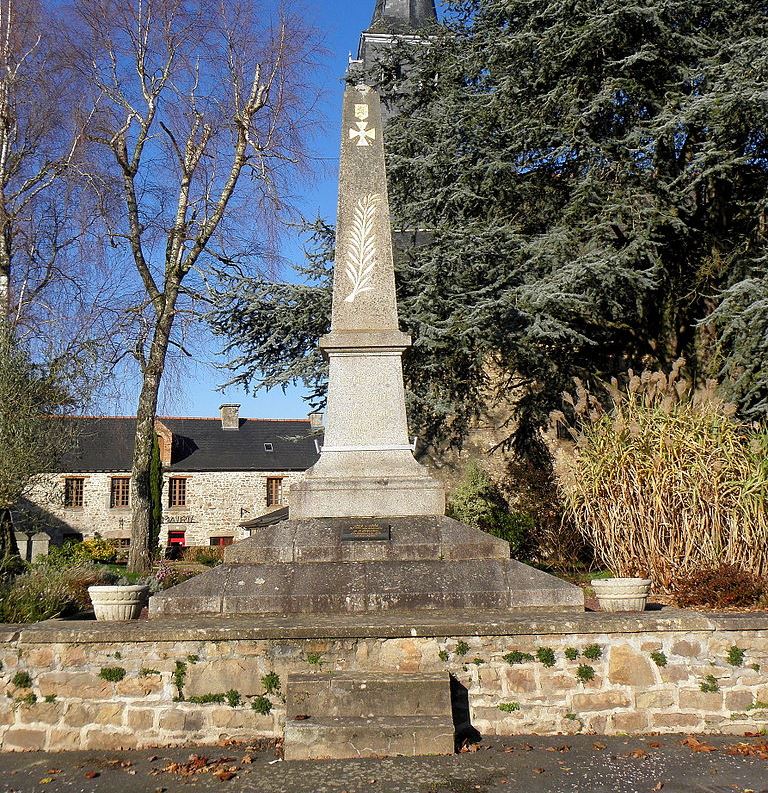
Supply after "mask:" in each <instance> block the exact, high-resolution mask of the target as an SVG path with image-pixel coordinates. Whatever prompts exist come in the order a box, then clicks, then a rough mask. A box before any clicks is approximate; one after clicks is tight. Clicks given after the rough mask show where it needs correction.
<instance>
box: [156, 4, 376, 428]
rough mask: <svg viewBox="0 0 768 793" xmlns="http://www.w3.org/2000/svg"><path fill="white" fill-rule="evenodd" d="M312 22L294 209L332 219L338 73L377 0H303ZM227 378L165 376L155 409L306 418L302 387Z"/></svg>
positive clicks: (202, 373)
mask: <svg viewBox="0 0 768 793" xmlns="http://www.w3.org/2000/svg"><path fill="white" fill-rule="evenodd" d="M305 5H306V8H307V10H308V14H309V16H310V19H311V21H312V22H313V23H314V25H315V26H316V27H317V28H318V30H319V31H320V33H321V40H322V46H323V47H324V48H325V49H326V54H325V55H324V56H322V57H321V58H320V63H319V67H320V68H319V69H318V71H317V73H316V75H314V76H313V81H314V82H316V84H318V85H319V86H320V87H321V88H322V89H323V98H322V101H321V104H320V107H319V108H318V112H319V118H318V129H319V130H320V131H319V133H318V134H317V136H316V137H315V139H314V140H313V141H312V147H311V148H312V153H313V155H314V158H315V168H314V172H315V178H314V180H313V181H312V182H311V183H309V184H307V186H306V189H303V190H302V194H301V195H300V196H299V197H298V199H297V202H296V204H297V209H298V210H299V211H300V212H301V213H302V214H303V215H304V217H307V218H309V219H312V218H314V217H316V216H317V215H318V214H319V215H321V216H323V217H325V218H326V219H328V220H331V221H334V220H335V216H336V198H337V195H336V191H337V178H338V156H339V140H340V137H339V136H340V132H339V124H340V116H341V99H342V92H343V82H342V77H343V75H344V72H345V71H346V68H347V59H348V57H349V54H350V52H351V53H352V55H353V56H354V55H355V54H356V52H357V44H358V39H359V37H360V33H361V31H363V30H364V29H365V28H367V27H368V25H369V24H370V22H371V17H372V15H373V8H374V5H375V0H331V1H330V2H328V0H306V2H305ZM300 254H301V247H300V244H299V241H298V240H297V239H294V238H290V237H289V238H286V240H285V243H284V246H283V255H284V256H285V257H286V258H288V259H290V258H293V257H296V256H300ZM226 379H227V373H226V372H222V371H217V370H215V369H214V367H213V366H212V365H210V364H204V363H198V364H196V365H190V366H188V367H187V369H186V370H185V371H184V372H183V373H180V375H179V376H178V377H171V378H168V381H169V382H166V387H165V388H164V389H163V391H164V396H163V397H162V398H161V404H160V410H159V412H160V413H161V414H164V415H188V416H214V415H216V414H217V412H218V406H219V405H220V404H221V403H222V402H239V403H240V404H241V405H242V407H241V411H240V413H241V415H242V416H246V417H263V418H296V417H301V416H305V415H306V414H307V411H308V407H307V404H306V403H305V402H304V401H303V400H302V398H301V397H302V394H303V391H302V389H300V388H290V389H288V391H287V392H286V393H283V392H282V391H281V390H279V389H278V390H272V391H270V392H267V391H260V392H258V393H257V394H256V395H255V396H249V395H246V394H245V393H244V392H242V391H241V390H239V389H229V390H227V391H226V392H225V393H223V394H222V393H221V392H219V391H217V390H216V387H217V386H218V385H219V384H220V383H222V382H223V381H225V380H226ZM171 381H172V383H171Z"/></svg>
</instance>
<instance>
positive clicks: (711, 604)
mask: <svg viewBox="0 0 768 793" xmlns="http://www.w3.org/2000/svg"><path fill="white" fill-rule="evenodd" d="M671 589H672V593H673V595H674V598H675V602H676V603H677V605H678V606H682V607H683V608H691V607H696V606H701V607H704V608H713V609H721V608H728V607H729V606H739V607H748V606H754V605H756V604H757V603H758V602H759V601H760V599H761V597H762V596H763V593H764V592H765V583H764V581H763V580H762V579H761V578H760V576H758V575H756V574H755V573H753V572H750V571H749V570H745V569H744V568H742V567H740V566H739V565H735V564H719V565H716V566H714V567H699V568H696V569H694V570H692V571H690V572H687V573H685V574H682V575H679V576H677V577H676V578H675V580H674V581H673V584H672V587H671Z"/></svg>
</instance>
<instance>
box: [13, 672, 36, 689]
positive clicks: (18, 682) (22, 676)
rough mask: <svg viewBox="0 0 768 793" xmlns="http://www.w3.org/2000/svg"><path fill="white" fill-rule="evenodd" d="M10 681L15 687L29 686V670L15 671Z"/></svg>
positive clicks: (30, 681)
mask: <svg viewBox="0 0 768 793" xmlns="http://www.w3.org/2000/svg"><path fill="white" fill-rule="evenodd" d="M11 683H12V684H13V686H14V687H15V688H31V687H32V678H31V677H30V676H29V672H16V674H15V675H14V676H13V678H12V679H11Z"/></svg>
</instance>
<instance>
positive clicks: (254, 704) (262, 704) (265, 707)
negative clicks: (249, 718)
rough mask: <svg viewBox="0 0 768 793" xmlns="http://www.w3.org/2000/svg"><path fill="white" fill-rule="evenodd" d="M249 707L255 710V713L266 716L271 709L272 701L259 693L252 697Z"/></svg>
mask: <svg viewBox="0 0 768 793" xmlns="http://www.w3.org/2000/svg"><path fill="white" fill-rule="evenodd" d="M251 708H252V709H253V710H255V711H256V713H258V714H260V715H262V716H267V715H269V713H270V711H271V710H272V703H271V702H270V701H269V700H268V699H267V698H266V697H265V696H263V695H261V694H260V695H259V696H258V697H254V698H253V699H252V700H251Z"/></svg>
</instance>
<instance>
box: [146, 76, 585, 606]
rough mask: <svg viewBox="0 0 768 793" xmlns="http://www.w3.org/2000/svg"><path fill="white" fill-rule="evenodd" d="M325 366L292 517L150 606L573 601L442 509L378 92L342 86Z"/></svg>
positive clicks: (560, 584) (554, 582)
mask: <svg viewBox="0 0 768 793" xmlns="http://www.w3.org/2000/svg"><path fill="white" fill-rule="evenodd" d="M337 237H338V239H337V259H336V268H335V271H334V285H333V310H332V319H331V332H330V333H329V334H328V335H327V336H324V337H323V338H322V340H321V343H320V344H321V348H322V350H323V353H324V354H325V355H326V356H327V357H328V362H329V370H330V378H329V384H328V408H327V418H326V432H325V441H324V444H323V447H322V453H321V455H320V459H319V461H318V462H317V463H316V464H315V465H314V466H313V467H312V468H310V469H309V470H308V471H307V472H306V475H305V477H304V479H303V480H302V481H300V482H298V483H297V484H296V485H294V486H293V487H292V488H291V491H290V497H289V506H290V514H289V519H288V520H285V521H282V522H280V523H278V524H276V525H275V526H268V527H264V528H261V529H258V530H256V531H255V532H254V533H253V534H252V536H251V537H249V538H248V539H245V540H242V541H240V542H237V543H235V544H234V545H231V546H229V547H228V548H226V549H225V552H224V564H222V565H220V566H219V567H217V568H214V569H213V570H211V571H209V572H207V573H204V574H202V575H200V576H197V577H195V578H193V579H191V580H189V581H186V582H184V583H183V584H179V585H178V586H175V587H173V588H172V589H169V590H168V591H166V592H162V593H159V594H157V595H154V596H153V597H152V598H151V600H150V615H151V616H157V615H162V614H166V615H169V614H179V615H180V614H282V615H291V614H339V613H351V612H356V613H364V612H381V611H401V612H405V611H422V610H430V609H462V610H464V611H463V612H462V619H464V618H465V617H466V610H467V609H502V610H505V611H506V610H509V609H529V608H544V609H548V610H558V611H559V610H565V611H570V610H576V611H579V610H583V607H584V595H583V593H582V591H581V589H579V588H578V587H576V586H573V585H572V584H567V583H566V582H564V581H560V580H559V579H557V578H555V577H553V576H551V575H548V574H546V573H543V572H541V571H540V570H535V569H534V568H532V567H528V566H527V565H524V564H522V563H521V562H517V561H515V560H514V559H510V556H509V544H508V543H506V542H504V541H503V540H501V539H498V538H497V537H492V536H491V535H489V534H486V533H485V532H483V531H480V530H479V529H476V528H472V527H469V526H464V525H462V524H460V523H458V522H457V521H455V520H453V519H452V518H449V517H447V516H446V515H445V495H444V492H443V488H442V486H441V485H440V484H439V483H438V482H436V481H435V480H434V479H433V478H432V477H431V476H430V475H429V473H428V472H427V470H426V469H425V468H424V467H422V466H421V465H419V464H418V463H417V462H416V460H415V459H414V457H413V453H412V451H411V445H410V443H409V441H408V426H407V422H406V413H405V396H404V388H403V372H402V363H401V358H402V354H403V351H404V350H405V349H407V347H408V346H409V344H410V339H409V338H408V336H407V335H406V334H405V333H402V332H401V331H400V329H399V326H398V317H397V303H396V299H395V280H394V268H393V263H392V238H391V231H390V225H389V206H388V199H387V185H386V173H385V169H384V149H383V146H382V138H381V108H380V103H379V97H378V95H377V94H376V92H375V91H373V90H372V89H370V88H368V87H367V86H357V87H348V88H347V90H346V91H345V94H344V113H343V128H342V148H341V174H340V185H339V215H338V234H337Z"/></svg>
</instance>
